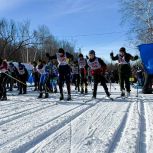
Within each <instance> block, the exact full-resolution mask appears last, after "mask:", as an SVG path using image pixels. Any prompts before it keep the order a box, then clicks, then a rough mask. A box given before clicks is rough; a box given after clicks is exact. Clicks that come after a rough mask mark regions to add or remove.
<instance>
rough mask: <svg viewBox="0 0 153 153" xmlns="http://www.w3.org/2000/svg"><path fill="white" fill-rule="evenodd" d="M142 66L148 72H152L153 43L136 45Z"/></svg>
mask: <svg viewBox="0 0 153 153" xmlns="http://www.w3.org/2000/svg"><path fill="white" fill-rule="evenodd" d="M138 48H139V51H140V56H141V59H142V63H143V64H144V68H145V70H146V71H147V73H148V74H153V43H152V44H142V45H139V46H138Z"/></svg>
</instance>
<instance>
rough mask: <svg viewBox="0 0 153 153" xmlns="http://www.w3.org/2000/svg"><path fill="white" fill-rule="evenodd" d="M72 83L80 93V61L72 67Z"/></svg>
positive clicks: (75, 62)
mask: <svg viewBox="0 0 153 153" xmlns="http://www.w3.org/2000/svg"><path fill="white" fill-rule="evenodd" d="M72 83H74V85H75V90H78V92H80V75H79V66H78V61H74V63H73V65H72Z"/></svg>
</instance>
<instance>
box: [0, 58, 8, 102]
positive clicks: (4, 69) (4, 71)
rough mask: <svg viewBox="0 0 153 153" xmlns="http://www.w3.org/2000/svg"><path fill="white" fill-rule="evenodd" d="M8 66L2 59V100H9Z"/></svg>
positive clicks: (0, 71) (0, 87)
mask: <svg viewBox="0 0 153 153" xmlns="http://www.w3.org/2000/svg"><path fill="white" fill-rule="evenodd" d="M7 73H8V64H7V62H6V61H5V60H3V59H1V58H0V100H7V95H6V83H7Z"/></svg>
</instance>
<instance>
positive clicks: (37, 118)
mask: <svg viewBox="0 0 153 153" xmlns="http://www.w3.org/2000/svg"><path fill="white" fill-rule="evenodd" d="M114 86H115V87H116V88H117V91H116V90H114V89H112V97H113V98H114V101H111V100H110V99H106V98H105V93H104V91H103V88H102V87H99V89H98V94H97V95H98V98H97V99H91V96H92V91H91V90H90V89H89V94H87V95H80V94H78V93H77V92H76V91H74V87H73V88H72V99H73V100H72V101H70V102H67V101H59V100H58V98H59V94H50V98H48V99H37V98H36V96H37V95H38V93H36V92H32V91H30V93H29V94H27V95H21V96H15V94H16V93H15V92H14V93H13V94H14V95H12V94H9V96H8V98H9V101H1V102H0V135H1V137H0V152H1V153H12V152H13V153H22V152H23V153H24V152H28V153H34V152H36V153H42V152H43V153H152V150H153V118H152V116H153V103H152V101H153V96H152V95H142V94H141V93H139V97H136V96H135V95H136V90H135V89H132V96H131V97H130V98H125V99H122V98H116V97H118V96H119V94H120V92H119V86H118V85H115V84H114Z"/></svg>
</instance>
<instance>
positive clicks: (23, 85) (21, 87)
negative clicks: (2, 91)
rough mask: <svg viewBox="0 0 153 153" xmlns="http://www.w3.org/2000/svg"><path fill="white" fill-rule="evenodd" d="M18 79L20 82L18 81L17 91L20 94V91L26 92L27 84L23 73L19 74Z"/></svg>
mask: <svg viewBox="0 0 153 153" xmlns="http://www.w3.org/2000/svg"><path fill="white" fill-rule="evenodd" d="M19 80H20V81H21V82H22V83H20V82H19V93H20V94H22V93H24V94H25V93H26V92H27V85H26V80H27V79H26V78H25V76H24V75H20V76H19Z"/></svg>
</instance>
